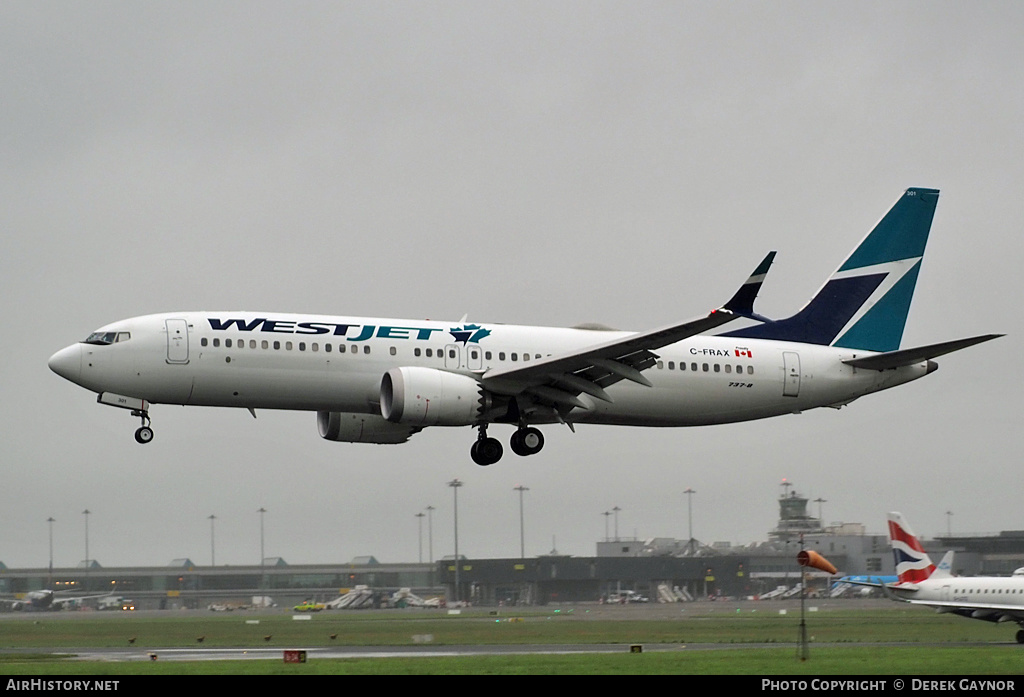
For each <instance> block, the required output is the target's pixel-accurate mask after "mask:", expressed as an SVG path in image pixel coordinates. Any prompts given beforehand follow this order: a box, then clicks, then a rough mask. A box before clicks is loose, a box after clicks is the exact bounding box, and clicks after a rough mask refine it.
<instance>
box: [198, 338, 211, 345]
mask: <svg viewBox="0 0 1024 697" xmlns="http://www.w3.org/2000/svg"><path fill="white" fill-rule="evenodd" d="M207 343H209V342H207V340H206V337H205V336H204V337H203V338H202V339H200V340H199V345H200V346H206V344H207Z"/></svg>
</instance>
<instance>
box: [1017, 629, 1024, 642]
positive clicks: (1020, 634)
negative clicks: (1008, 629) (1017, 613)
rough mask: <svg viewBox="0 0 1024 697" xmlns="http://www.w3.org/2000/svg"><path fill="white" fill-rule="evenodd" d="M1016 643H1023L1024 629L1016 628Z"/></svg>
mask: <svg viewBox="0 0 1024 697" xmlns="http://www.w3.org/2000/svg"><path fill="white" fill-rule="evenodd" d="M1017 643H1018V644H1024V629H1018V630H1017Z"/></svg>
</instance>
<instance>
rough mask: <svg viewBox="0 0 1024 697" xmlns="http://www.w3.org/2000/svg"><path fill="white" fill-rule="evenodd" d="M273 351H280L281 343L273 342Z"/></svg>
mask: <svg viewBox="0 0 1024 697" xmlns="http://www.w3.org/2000/svg"><path fill="white" fill-rule="evenodd" d="M274 350H275V351H280V350H281V342H280V341H275V342H274Z"/></svg>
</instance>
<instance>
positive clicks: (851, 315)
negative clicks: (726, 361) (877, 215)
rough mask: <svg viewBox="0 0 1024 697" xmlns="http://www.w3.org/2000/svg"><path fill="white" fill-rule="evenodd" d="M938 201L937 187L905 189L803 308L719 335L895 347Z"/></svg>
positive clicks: (875, 348) (867, 348) (882, 348)
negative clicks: (790, 313)
mask: <svg viewBox="0 0 1024 697" xmlns="http://www.w3.org/2000/svg"><path fill="white" fill-rule="evenodd" d="M938 200H939V191H938V190H937V189H920V188H913V189H907V190H906V191H905V192H904V193H903V195H902V196H901V197H900V198H899V200H898V201H896V203H895V205H893V207H892V208H891V209H890V210H889V212H888V213H886V214H885V217H883V218H882V220H881V221H879V223H878V224H877V225H876V226H875V227H874V229H873V230H872V231H871V232H870V233H868V235H867V237H865V238H864V239H863V241H861V243H860V245H858V246H857V248H856V249H854V250H853V253H852V254H850V256H849V258H847V259H846V261H844V262H843V263H842V265H841V266H840V267H839V268H838V269H837V270H836V272H835V273H833V274H832V276H831V277H829V279H828V280H827V281H826V282H825V285H824V286H822V288H821V290H819V291H818V293H817V294H816V295H815V296H814V297H813V298H812V299H811V301H810V302H808V303H807V304H806V305H805V306H804V307H803V309H801V310H800V311H799V312H797V313H796V314H795V315H793V316H792V317H789V318H787V319H782V320H778V321H774V322H766V323H764V324H760V325H757V326H753V327H747V328H745V329H739V330H736V331H733V332H727V333H725V334H724V336H735V337H747V338H758V339H776V340H779V341H795V342H802V343H808V344H820V345H824V346H827V345H831V346H838V347H842V348H850V349H858V350H865V351H878V352H885V351H895V350H896V349H898V348H899V347H900V341H901V339H902V338H903V328H904V326H905V324H906V321H907V314H908V312H909V311H910V301H911V298H912V297H913V295H914V287H915V285H916V284H917V274H918V271H919V270H920V268H921V259H922V257H923V256H924V248H925V244H926V243H927V242H928V232H929V231H930V230H931V226H932V218H933V217H934V215H935V206H936V204H937V203H938Z"/></svg>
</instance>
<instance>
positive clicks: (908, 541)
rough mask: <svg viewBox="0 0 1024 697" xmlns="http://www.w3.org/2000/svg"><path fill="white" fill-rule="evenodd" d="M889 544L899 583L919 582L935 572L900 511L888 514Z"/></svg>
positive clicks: (933, 566) (933, 565)
mask: <svg viewBox="0 0 1024 697" xmlns="http://www.w3.org/2000/svg"><path fill="white" fill-rule="evenodd" d="M889 544H891V545H892V556H893V559H894V560H895V561H896V576H897V577H898V578H899V580H900V583H919V582H921V581H924V580H925V579H927V578H929V577H930V576H931V575H932V574H933V573H935V564H932V560H931V558H930V557H929V556H928V553H927V552H925V551H924V547H922V546H921V543H920V542H919V541H918V539H917V536H916V535H915V534H914V532H913V531H912V530H911V529H910V526H909V525H907V521H906V520H905V519H904V518H903V514H902V513H896V512H893V513H890V514H889Z"/></svg>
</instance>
